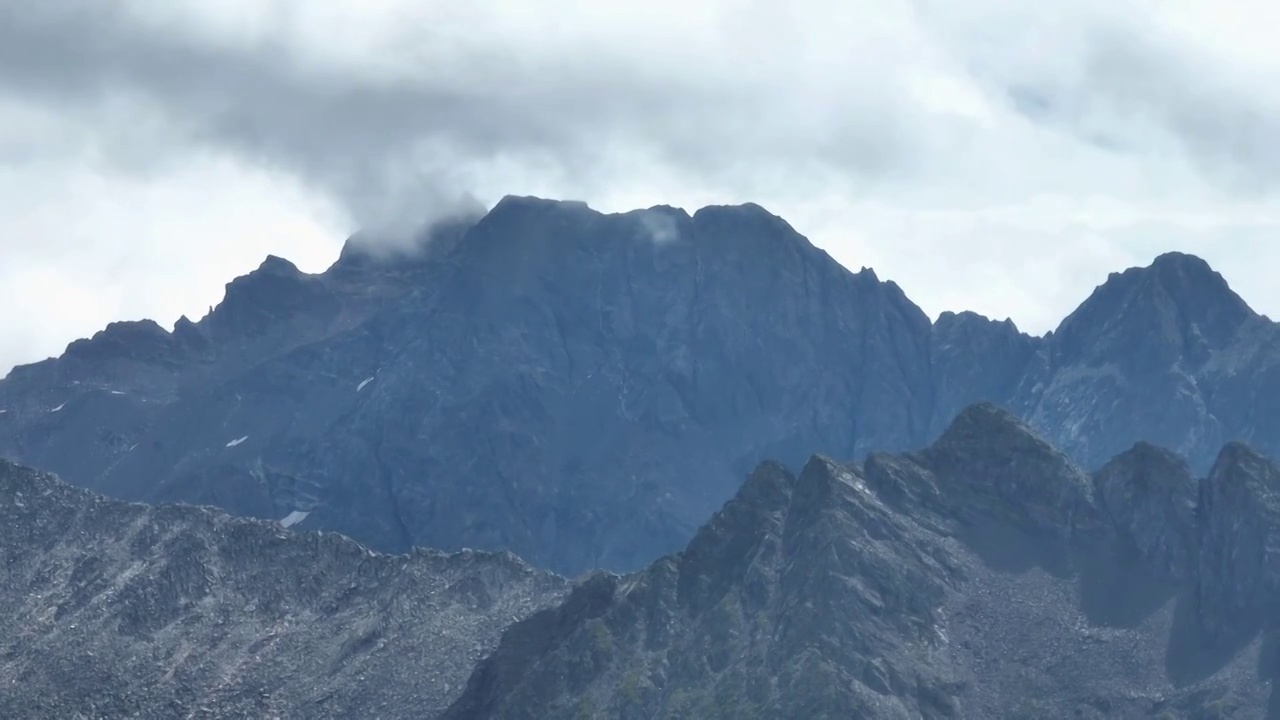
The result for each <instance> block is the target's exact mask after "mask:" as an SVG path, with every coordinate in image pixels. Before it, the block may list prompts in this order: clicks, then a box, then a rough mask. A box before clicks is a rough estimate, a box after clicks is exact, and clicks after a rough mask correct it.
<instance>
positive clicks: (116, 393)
mask: <svg viewBox="0 0 1280 720" xmlns="http://www.w3.org/2000/svg"><path fill="white" fill-rule="evenodd" d="M111 394H112V395H123V394H124V391H123V390H112V391H111Z"/></svg>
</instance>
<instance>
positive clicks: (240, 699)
mask: <svg viewBox="0 0 1280 720" xmlns="http://www.w3.org/2000/svg"><path fill="white" fill-rule="evenodd" d="M566 585H567V583H566V582H565V581H564V580H562V579H560V578H558V577H556V576H553V575H548V574H546V573H542V572H539V571H536V570H533V569H531V568H529V567H528V566H527V565H525V564H524V563H522V562H521V561H519V560H517V559H516V558H514V557H512V556H510V555H490V554H486V553H477V552H470V551H468V552H463V553H459V554H454V555H446V554H443V553H438V552H428V551H415V552H414V553H412V554H409V555H402V556H386V555H378V554H375V553H372V552H370V551H368V550H366V549H364V548H363V547H361V546H359V545H357V544H355V543H354V542H352V541H350V540H347V539H346V538H342V537H339V536H337V535H333V534H318V533H312V532H294V531H291V530H287V529H284V528H282V527H281V526H280V525H279V524H277V523H273V522H263V521H256V520H243V519H233V518H231V517H228V516H227V515H225V514H224V513H222V512H218V511H215V510H212V509H207V508H195V507H185V506H171V507H157V508H150V507H146V506H143V505H133V504H125V503H122V502H118V501H114V500H107V499H104V498H102V497H100V496H97V495H94V494H92V493H89V492H87V491H84V490H81V489H77V488H73V487H70V486H68V485H65V484H63V483H62V482H60V481H59V480H57V479H55V478H53V477H51V476H49V475H45V474H42V473H38V472H35V471H32V470H27V469H25V468H21V467H18V466H15V465H11V464H9V463H4V462H0V707H3V708H4V716H5V717H9V718H36V717H49V718H52V717H60V718H75V717H79V718H102V717H131V718H181V717H200V718H244V717H277V718H347V717H368V718H376V717H383V718H392V717H434V716H435V715H436V714H438V713H439V712H440V711H441V710H442V709H443V708H444V707H445V706H447V705H448V704H449V702H450V701H451V700H453V699H454V697H456V696H457V695H458V693H459V692H461V690H462V688H463V686H464V683H465V681H466V678H467V675H468V674H469V672H470V670H471V668H472V666H473V665H474V663H475V661H476V660H477V659H478V658H479V657H480V656H482V655H483V654H484V653H487V652H488V651H490V650H491V649H492V648H493V647H494V646H495V645H496V643H497V640H498V636H499V633H500V632H501V630H502V628H503V627H504V626H505V625H507V624H508V623H510V622H512V621H514V620H517V619H521V618H523V617H526V616H527V615H529V614H530V613H532V612H534V611H536V610H539V609H541V608H544V607H547V606H548V605H551V604H553V603H554V602H556V601H557V600H558V599H559V598H560V597H561V596H562V595H563V594H564V591H565V589H566Z"/></svg>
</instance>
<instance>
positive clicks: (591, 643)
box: [444, 405, 1280, 720]
mask: <svg viewBox="0 0 1280 720" xmlns="http://www.w3.org/2000/svg"><path fill="white" fill-rule="evenodd" d="M1278 473H1280V470H1278V469H1277V468H1276V467H1275V466H1274V465H1273V464H1271V463H1270V462H1269V461H1267V460H1265V459H1264V458H1262V457H1261V456H1259V455H1257V454H1256V453H1254V452H1252V451H1250V450H1248V449H1247V448H1244V447H1242V446H1234V445H1233V446H1228V447H1227V448H1226V449H1225V450H1224V451H1223V452H1222V453H1221V456H1220V458H1219V461H1218V463H1217V465H1216V467H1215V469H1214V471H1213V472H1212V473H1210V474H1209V475H1208V477H1206V478H1205V479H1203V480H1199V481H1193V480H1191V478H1190V475H1189V473H1188V470H1187V466H1186V464H1185V463H1184V462H1182V461H1181V460H1179V459H1177V458H1176V457H1173V456H1171V455H1170V454H1169V453H1167V452H1165V451H1162V450H1158V449H1155V448H1152V447H1150V446H1146V445H1140V446H1137V447H1135V448H1132V449H1131V450H1130V451H1129V452H1127V453H1125V454H1124V455H1122V456H1120V457H1118V458H1116V459H1115V460H1114V461H1113V462H1111V463H1109V464H1108V465H1107V466H1106V468H1105V469H1103V470H1101V471H1100V472H1098V473H1096V474H1094V475H1092V476H1090V475H1088V474H1086V473H1084V472H1082V471H1081V470H1079V469H1078V468H1077V467H1076V466H1075V465H1073V464H1072V463H1070V462H1069V461H1068V460H1067V459H1066V457H1065V456H1064V455H1063V454H1062V453H1060V452H1059V451H1057V450H1055V449H1054V448H1053V447H1052V446H1050V445H1049V444H1048V443H1046V442H1045V441H1044V440H1042V439H1041V438H1039V437H1038V436H1036V435H1035V434H1034V433H1033V432H1032V431H1031V429H1030V428H1029V427H1028V426H1026V425H1025V424H1023V423H1022V422H1020V421H1018V420H1017V419H1015V418H1014V417H1013V416H1012V415H1009V414H1007V413H1005V412H1003V411H1000V410H997V409H995V408H993V407H991V406H984V405H979V406H974V407H972V408H969V409H968V410H966V411H964V412H963V413H962V414H961V415H960V417H959V418H958V419H957V420H956V421H955V423H953V424H952V426H951V427H950V429H948V430H947V431H946V432H945V433H944V434H943V436H942V438H941V439H940V440H939V441H938V442H937V443H935V444H934V445H933V446H931V447H930V448H929V449H927V450H925V451H923V452H920V453H912V454H906V455H883V454H878V455H874V456H872V457H871V458H870V459H869V460H868V461H867V462H866V464H865V465H863V466H856V465H843V464H840V463H836V462H834V461H832V460H829V459H826V458H821V457H815V458H813V459H812V460H810V461H809V463H808V464H807V465H806V466H805V468H804V470H803V471H802V472H801V473H800V474H799V475H798V476H793V475H792V474H790V473H789V472H788V471H787V470H786V469H785V468H783V467H781V466H778V465H775V464H764V465H761V466H760V467H759V468H758V469H757V470H756V471H755V473H754V474H753V475H752V476H751V477H750V479H749V480H748V481H747V482H746V484H745V485H744V486H743V487H742V489H741V490H740V491H739V493H738V495H737V496H736V497H735V498H734V499H733V500H731V501H729V502H728V503H727V504H726V505H725V506H724V508H723V509H722V510H721V511H720V512H719V513H718V514H717V515H716V516H715V517H714V518H713V519H712V521H711V522H710V523H709V524H708V525H707V526H705V527H704V528H703V529H702V530H700V531H699V533H698V534H697V536H696V537H695V538H694V540H693V541H692V542H691V543H690V545H689V546H688V548H687V549H686V550H685V551H683V552H682V553H679V554H676V555H672V556H668V557H665V558H662V559H660V560H658V561H657V562H655V563H654V564H652V565H651V566H649V567H648V568H647V569H645V570H644V571H642V572H639V573H636V574H632V575H626V576H616V575H610V574H607V573H598V574H596V575H594V576H593V577H591V578H590V579H589V580H588V581H587V582H585V583H583V584H581V585H580V586H578V587H577V588H575V590H574V591H573V593H572V594H571V595H570V598H569V599H568V600H567V601H566V602H565V603H564V604H562V605H561V606H559V607H557V608H554V609H549V610H545V611H542V612H539V613H536V614H534V615H532V616H530V617H529V618H528V619H526V620H524V621H522V622H520V623H517V624H516V625H514V626H513V627H511V628H510V629H509V630H508V631H507V632H506V634H505V635H504V636H503V639H502V642H501V644H500V645H499V648H498V650H497V651H496V652H495V653H493V654H492V655H491V656H489V657H488V658H487V659H485V660H484V661H483V662H482V663H481V664H480V666H479V667H478V668H477V669H476V672H475V673H474V674H473V675H472V677H471V680H470V681H469V683H468V686H467V690H466V692H465V693H464V694H463V695H462V697H460V698H459V699H458V700H457V702H456V703H455V704H454V705H453V706H452V707H451V708H450V710H449V711H448V712H447V713H446V714H445V716H444V717H446V718H450V719H457V720H461V719H462V718H467V719H468V720H471V719H484V718H510V719H514V718H581V717H618V718H653V717H663V718H735V719H738V718H777V717H812V718H828V717H830V718H835V717H868V718H920V717H923V718H949V717H956V718H988V717H1078V718H1153V717H1159V718H1183V717H1196V718H1227V717H1231V718H1263V717H1274V716H1275V712H1276V711H1275V709H1274V708H1273V707H1272V706H1273V705H1274V704H1275V703H1274V701H1273V700H1272V699H1271V698H1272V692H1273V691H1272V689H1271V688H1272V684H1273V683H1274V681H1275V679H1276V677H1275V675H1276V667H1275V666H1274V662H1273V660H1272V659H1271V657H1270V653H1271V651H1270V650H1269V649H1268V648H1269V647H1271V642H1272V638H1273V635H1274V633H1275V632H1276V631H1277V630H1280V612H1278V611H1277V608H1280V585H1277V582H1276V577H1277V576H1276V575H1275V573H1276V572H1277V570H1280V558H1276V557H1272V552H1271V550H1270V548H1271V547H1273V546H1274V541H1273V539H1272V537H1271V535H1272V534H1273V533H1275V532H1277V531H1280V512H1278V511H1280V508H1278V507H1277V505H1276V503H1277V501H1280V494H1277V489H1278V488H1280V486H1278V485H1276V482H1277V480H1280V474H1278Z"/></svg>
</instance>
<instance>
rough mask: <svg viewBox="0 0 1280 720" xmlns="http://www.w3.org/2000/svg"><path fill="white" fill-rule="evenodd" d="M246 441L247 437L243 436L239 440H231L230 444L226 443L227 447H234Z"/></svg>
mask: <svg viewBox="0 0 1280 720" xmlns="http://www.w3.org/2000/svg"><path fill="white" fill-rule="evenodd" d="M248 439H249V436H248V435H245V436H244V437H241V438H236V439H235V440H232V441H231V442H229V443H227V447H235V446H237V445H239V444H240V443H242V442H244V441H245V440H248Z"/></svg>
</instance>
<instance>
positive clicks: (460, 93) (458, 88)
mask: <svg viewBox="0 0 1280 720" xmlns="http://www.w3.org/2000/svg"><path fill="white" fill-rule="evenodd" d="M126 7H127V5H126V4H123V3H116V2H97V1H91V0H44V1H43V2H41V3H40V4H38V5H29V4H27V3H24V2H4V3H3V4H0V87H3V88H4V89H6V90H7V91H8V92H11V93H17V94H21V95H22V96H24V97H27V98H38V99H39V100H40V101H42V102H44V103H46V104H49V105H51V106H55V107H60V108H66V109H68V110H72V111H81V112H102V111H103V110H104V108H109V107H110V106H111V104H112V103H119V102H127V103H131V104H132V108H131V114H130V117H132V116H133V114H136V112H138V110H139V109H140V108H145V109H149V110H150V111H152V112H155V113H158V114H159V116H160V117H161V118H163V120H164V121H165V127H164V131H165V132H166V133H167V137H165V138H157V142H156V143H154V144H153V145H151V146H146V147H135V148H132V150H133V151H134V152H137V153H141V154H144V155H146V154H158V153H165V152H172V151H173V150H174V149H175V148H179V149H180V148H181V147H183V146H185V145H189V144H193V143H200V144H208V145H211V146H213V147H216V148H222V149H228V150H231V151H233V152H235V153H238V154H240V155H243V156H245V157H248V158H250V159H251V160H252V161H254V162H258V163H263V164H267V165H272V166H276V167H278V168H282V169H285V170H287V171H289V172H292V173H296V174H298V175H300V176H301V177H303V178H304V179H305V180H306V181H307V182H309V183H311V184H313V185H314V186H316V187H319V188H321V189H323V190H324V191H325V192H328V193H331V194H332V195H333V196H335V197H336V198H338V199H340V200H341V201H342V202H343V203H344V204H345V205H346V206H347V207H348V208H349V209H350V210H351V212H352V213H353V215H354V216H355V219H356V221H357V222H359V223H361V224H375V225H377V224H385V223H388V222H391V223H397V222H399V221H400V220H401V219H402V216H404V215H405V214H406V212H407V213H408V214H409V215H411V216H413V219H414V220H416V219H417V218H419V217H421V216H423V215H425V214H426V212H425V211H427V210H431V209H434V210H437V211H438V210H439V209H440V208H442V207H446V206H450V205H451V204H452V203H453V202H454V201H455V200H456V199H457V198H461V197H463V196H464V195H465V191H466V190H467V189H468V187H467V185H468V179H467V177H466V172H465V170H466V168H467V167H468V166H469V165H473V164H476V163H486V162H499V161H508V162H510V161H514V162H517V163H523V164H526V165H537V164H539V163H541V164H542V165H543V166H545V167H552V168H554V169H555V170H556V171H558V172H561V173H564V174H566V175H572V176H575V177H577V178H580V179H584V180H588V181H590V180H594V181H596V182H606V176H607V174H608V173H609V172H612V171H613V169H612V168H611V162H612V159H613V156H614V155H616V154H617V153H618V152H619V150H620V149H623V150H633V151H640V152H643V153H644V154H646V156H648V158H649V159H650V160H652V161H656V162H659V163H661V164H662V165H664V166H667V167H675V168H678V169H679V170H680V171H681V172H693V173H700V174H704V175H708V176H715V175H721V176H726V177H731V176H732V175H734V174H736V173H740V172H741V171H742V169H743V168H744V167H746V168H748V169H749V168H750V167H751V166H752V164H755V163H760V162H773V163H777V162H787V163H791V164H793V165H795V166H796V167H797V168H799V169H801V170H803V169H804V168H805V165H806V163H812V162H814V161H817V160H820V161H821V162H822V163H823V164H825V165H836V166H838V167H839V168H840V170H841V171H843V172H847V173H850V174H855V175H856V174H859V173H866V174H873V175H874V174H876V173H883V172H889V171H891V170H892V169H893V168H894V166H895V165H896V164H899V163H902V162H905V158H904V157H902V155H903V154H905V153H907V152H908V148H909V147H910V144H909V143H906V142H904V138H903V137H902V133H903V131H904V129H906V128H905V123H894V122H889V121H888V120H892V107H887V108H886V110H888V111H889V112H888V113H885V114H882V115H880V116H876V117H867V118H861V119H858V118H853V119H850V120H848V121H846V122H835V123H830V124H829V125H828V126H826V127H824V128H822V132H820V133H818V134H815V135H809V136H795V135H793V134H790V133H789V132H786V131H785V130H789V128H790V126H789V125H787V124H786V123H784V124H782V126H781V127H779V123H778V119H779V116H782V117H785V116H786V113H785V112H782V111H779V110H777V109H775V110H774V111H773V112H765V111H763V110H764V107H763V106H762V102H761V100H762V98H761V97H760V96H759V95H758V94H757V93H758V91H759V90H760V88H759V87H757V86H754V85H752V84H750V83H746V84H721V83H718V82H715V81H714V78H712V79H710V80H711V81H708V80H709V79H707V78H702V77H700V76H699V75H698V74H697V72H696V68H691V70H692V72H690V73H689V74H688V75H683V76H682V75H681V73H679V72H673V71H672V70H673V69H672V68H670V67H666V68H660V70H659V71H658V72H654V71H653V68H652V67H646V66H645V65H644V64H643V63H631V64H627V63H619V62H610V61H608V60H607V59H606V60H604V61H601V62H600V63H599V65H598V66H596V67H592V65H591V62H592V61H591V59H589V58H583V59H582V60H583V62H584V63H585V64H584V65H583V66H580V67H579V68H577V70H576V71H574V72H571V73H567V74H566V73H564V72H562V71H563V68H559V67H556V66H554V65H551V64H549V63H545V62H543V63H539V62H538V61H537V60H538V59H537V58H533V62H529V58H525V57H522V56H521V54H520V53H521V49H520V48H511V49H510V50H511V55H510V57H508V58H505V59H504V61H503V62H502V63H492V62H489V63H484V62H480V60H482V59H481V58H475V57H468V56H467V55H466V54H465V53H464V54H462V55H459V56H456V57H453V58H452V61H453V62H455V63H456V70H454V69H452V68H428V69H427V72H424V73H422V74H417V75H388V76H387V77H377V76H373V75H371V74H369V73H367V72H360V71H359V70H352V69H346V70H344V69H343V68H340V67H326V66H325V65H323V64H322V63H318V62H316V61H315V59H314V57H307V55H306V54H304V53H302V52H299V49H298V48H297V47H292V46H289V45H287V44H284V43H279V42H260V43H249V44H238V45H237V44H229V43H225V42H218V41H214V40H210V39H208V38H204V39H201V38H199V37H197V36H194V35H190V34H181V33H169V34H165V33H163V32H160V31H158V30H157V29H156V28H155V27H154V26H148V25H147V23H145V22H144V21H143V20H144V18H143V17H142V16H140V15H136V14H131V13H129V12H127V11H126V10H125V9H124V8H126ZM434 40H435V38H433V37H432V35H431V33H430V32H424V33H423V35H422V38H421V42H423V43H431V42H433V41H434ZM332 42H334V43H341V42H342V39H341V38H340V37H335V38H333V39H332ZM641 59H643V58H641ZM476 66H481V69H479V70H477V68H476ZM743 71H744V73H749V72H750V68H743ZM469 73H471V74H473V76H472V77H468V74H469ZM886 100H892V98H886ZM824 104H825V105H832V106H834V105H835V104H836V103H835V99H832V100H831V102H829V103H824ZM820 109H821V108H816V107H814V106H805V105H798V106H797V107H795V108H794V111H795V112H796V113H806V114H808V115H809V116H811V117H812V118H813V119H814V120H822V118H821V117H820V112H819V111H820ZM886 114H887V115H888V117H885V115H886ZM125 121H126V122H128V121H129V120H127V119H126V120H125ZM118 160H119V161H120V162H121V163H125V164H129V163H134V164H137V163H139V162H142V163H145V162H147V161H148V160H149V158H142V159H138V158H129V157H124V156H120V157H118ZM423 206H428V207H426V208H424V207H423ZM430 206H434V207H430Z"/></svg>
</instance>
